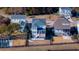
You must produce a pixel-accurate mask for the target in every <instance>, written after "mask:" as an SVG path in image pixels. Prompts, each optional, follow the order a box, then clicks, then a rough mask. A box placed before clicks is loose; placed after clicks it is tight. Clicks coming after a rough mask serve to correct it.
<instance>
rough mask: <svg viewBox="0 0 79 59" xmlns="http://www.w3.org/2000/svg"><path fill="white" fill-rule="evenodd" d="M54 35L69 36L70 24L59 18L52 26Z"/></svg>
mask: <svg viewBox="0 0 79 59" xmlns="http://www.w3.org/2000/svg"><path fill="white" fill-rule="evenodd" d="M53 27H54V31H55V35H70V28H71V27H70V22H69V21H68V20H67V19H65V18H59V19H58V20H56V21H55V22H54V24H53Z"/></svg>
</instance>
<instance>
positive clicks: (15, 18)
mask: <svg viewBox="0 0 79 59" xmlns="http://www.w3.org/2000/svg"><path fill="white" fill-rule="evenodd" d="M11 23H18V24H19V25H20V31H21V32H23V31H24V29H25V26H26V23H27V21H26V16H25V15H11Z"/></svg>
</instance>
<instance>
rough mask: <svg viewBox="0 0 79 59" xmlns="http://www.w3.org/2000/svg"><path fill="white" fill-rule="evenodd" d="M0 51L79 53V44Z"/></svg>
mask: <svg viewBox="0 0 79 59" xmlns="http://www.w3.org/2000/svg"><path fill="white" fill-rule="evenodd" d="M0 51H79V44H78V43H74V44H59V45H58V44H56V45H42V46H29V47H14V48H0Z"/></svg>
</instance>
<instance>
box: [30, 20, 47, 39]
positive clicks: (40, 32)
mask: <svg viewBox="0 0 79 59" xmlns="http://www.w3.org/2000/svg"><path fill="white" fill-rule="evenodd" d="M31 29H32V35H33V38H32V39H33V40H44V39H45V32H46V22H45V19H33V20H32V28H31Z"/></svg>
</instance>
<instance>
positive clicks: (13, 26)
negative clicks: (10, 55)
mask: <svg viewBox="0 0 79 59" xmlns="http://www.w3.org/2000/svg"><path fill="white" fill-rule="evenodd" d="M18 29H19V24H17V23H12V24H9V25H8V27H7V32H8V33H9V34H12V33H13V32H14V31H16V30H18Z"/></svg>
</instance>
